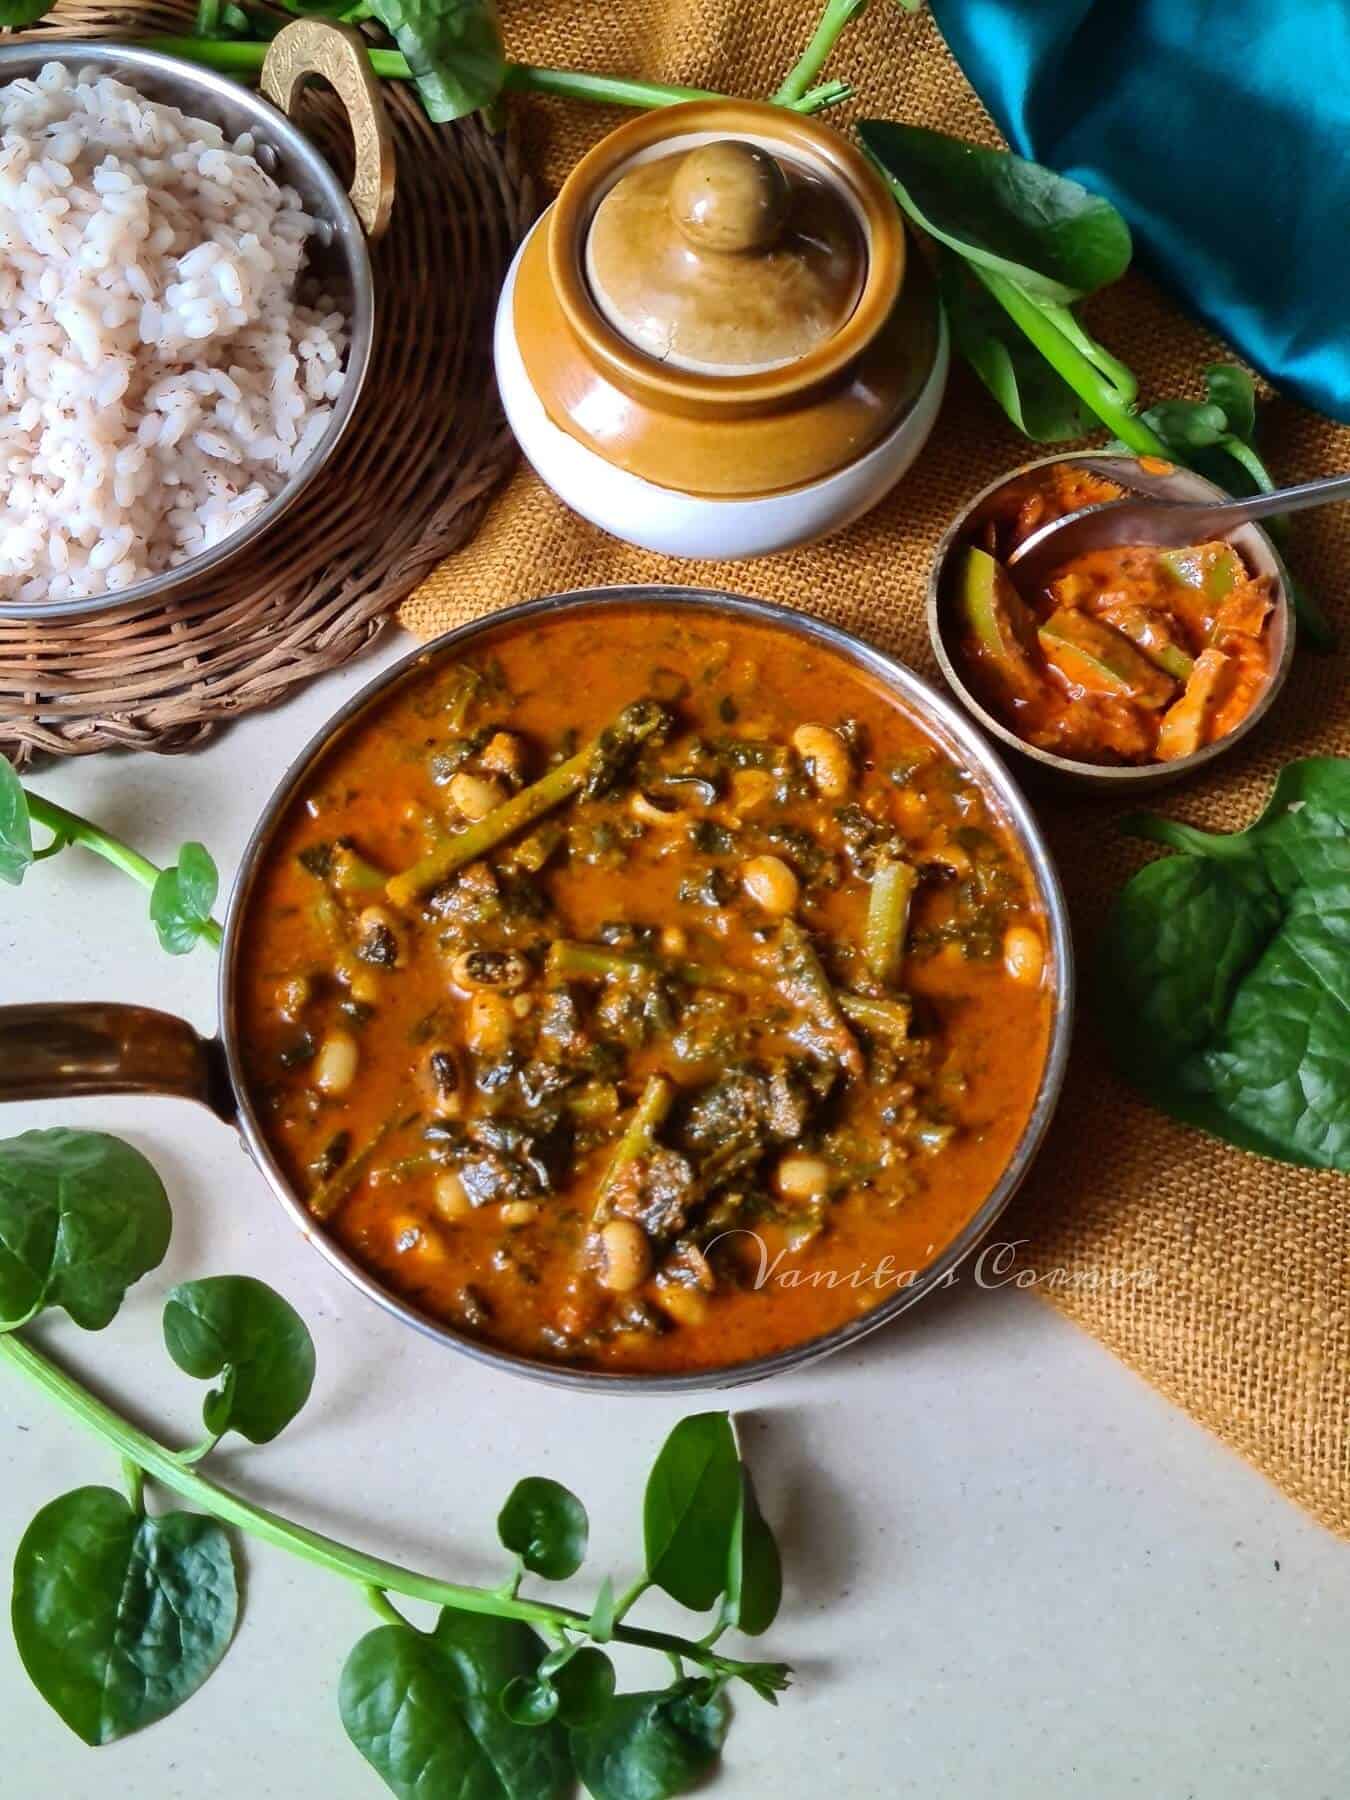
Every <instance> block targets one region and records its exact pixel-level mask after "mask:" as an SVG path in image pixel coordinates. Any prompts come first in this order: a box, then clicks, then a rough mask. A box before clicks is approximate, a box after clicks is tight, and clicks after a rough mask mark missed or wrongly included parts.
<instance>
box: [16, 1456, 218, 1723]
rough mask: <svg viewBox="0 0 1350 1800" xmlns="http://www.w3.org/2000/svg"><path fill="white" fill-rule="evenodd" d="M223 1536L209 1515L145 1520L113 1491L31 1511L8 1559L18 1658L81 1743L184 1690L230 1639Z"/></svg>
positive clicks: (159, 1711) (180, 1697)
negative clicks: (14, 1553) (29, 1520)
mask: <svg viewBox="0 0 1350 1800" xmlns="http://www.w3.org/2000/svg"><path fill="white" fill-rule="evenodd" d="M237 1604H238V1602H237V1595H236V1591H235V1579H234V1561H233V1558H232V1555H231V1551H230V1543H229V1539H228V1538H227V1536H226V1535H225V1532H224V1530H223V1528H222V1527H221V1526H220V1525H218V1524H217V1523H216V1521H215V1520H214V1519H207V1518H203V1517H201V1516H199V1515H197V1514H195V1513H185V1512H171V1513H164V1514H162V1515H161V1516H160V1517H158V1518H154V1519H151V1518H145V1517H143V1516H141V1515H140V1514H139V1513H137V1512H135V1511H133V1509H132V1508H131V1507H130V1506H129V1505H128V1504H127V1502H126V1500H125V1499H124V1498H123V1497H122V1495H121V1494H118V1493H115V1492H114V1491H113V1490H112V1489H111V1488H102V1487H88V1488H77V1489H76V1490H75V1492H74V1493H71V1494H64V1495H63V1496H62V1497H61V1498H60V1499H59V1500H53V1501H52V1503H51V1504H50V1505H49V1506H44V1507H43V1509H42V1511H41V1512H40V1513H39V1514H38V1515H37V1517H36V1518H35V1519H34V1520H33V1523H32V1524H31V1525H30V1526H29V1527H28V1530H27V1531H26V1532H25V1533H24V1536H23V1539H22V1541H21V1543H20V1544H19V1549H18V1554H17V1556H16V1557H15V1559H14V1599H13V1608H12V1619H13V1626H14V1639H15V1642H16V1643H17V1645H18V1649H19V1655H20V1657H21V1658H22V1661H23V1666H24V1668H25V1669H26V1670H27V1671H28V1674H29V1677H30V1678H31V1680H32V1682H33V1685H34V1686H35V1687H36V1688H37V1690H38V1692H39V1693H40V1694H41V1695H42V1697H43V1699H44V1700H46V1701H47V1702H48V1704H49V1705H50V1706H52V1707H53V1708H54V1709H55V1710H56V1712H58V1713H59V1714H60V1716H61V1717H62V1718H63V1719H64V1720H65V1722H66V1724H67V1725H69V1726H70V1728H71V1730H72V1731H74V1732H76V1733H77V1734H78V1735H79V1736H80V1737H82V1738H83V1739H84V1741H85V1743H86V1744H111V1743H114V1742H115V1741H116V1740H117V1739H118V1738H123V1737H126V1736H127V1734H128V1733H129V1732H133V1731H139V1730H140V1729H141V1728H142V1727H143V1726H145V1725H153V1724H154V1722H155V1720H156V1719H162V1718H164V1716H165V1715H166V1714H167V1713H171V1712H173V1711H174V1710H175V1708H177V1707H179V1706H181V1705H182V1704H183V1702H184V1701H185V1700H187V1699H188V1698H190V1696H191V1695H192V1694H194V1693H195V1692H196V1691H197V1689H198V1688H199V1687H200V1686H201V1684H202V1683H203V1682H204V1681H205V1680H206V1678H207V1676H208V1675H209V1674H210V1673H211V1671H212V1670H213V1669H214V1668H215V1666H216V1664H217V1663H218V1662H219V1661H220V1659H221V1657H222V1656H223V1655H224V1654H225V1651H226V1649H227V1648H228V1646H229V1642H230V1637H231V1635H232V1633H233V1631H234V1621H235V1613H236V1609H237Z"/></svg>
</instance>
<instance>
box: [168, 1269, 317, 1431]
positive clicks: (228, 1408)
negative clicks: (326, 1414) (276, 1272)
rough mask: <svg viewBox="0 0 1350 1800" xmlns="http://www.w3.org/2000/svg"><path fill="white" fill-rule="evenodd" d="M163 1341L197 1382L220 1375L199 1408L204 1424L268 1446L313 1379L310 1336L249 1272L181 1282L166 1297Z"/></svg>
mask: <svg viewBox="0 0 1350 1800" xmlns="http://www.w3.org/2000/svg"><path fill="white" fill-rule="evenodd" d="M164 1342H165V1344H166V1345H167V1347H168V1351H169V1355H170V1356H171V1357H172V1358H173V1360H174V1361H175V1362H176V1363H177V1364H178V1367H179V1368H180V1369H182V1370H184V1371H185V1372H186V1373H187V1374H189V1375H195V1376H196V1377H197V1378H198V1380H201V1381H209V1380H210V1379H211V1378H212V1377H213V1376H216V1375H221V1376H223V1377H224V1380H223V1381H222V1382H221V1385H220V1386H219V1387H218V1388H216V1389H214V1390H213V1391H212V1392H211V1393H210V1394H208V1395H207V1397H206V1400H205V1402H204V1404H203V1407H202V1417H203V1419H204V1421H205V1424H206V1429H207V1430H208V1431H209V1432H210V1433H211V1435H212V1436H213V1437H221V1436H223V1435H224V1433H225V1432H226V1431H229V1430H231V1429H233V1430H235V1431H238V1432H240V1433H242V1435H243V1436H244V1437H246V1438H248V1439H249V1440H250V1442H251V1443H254V1444H266V1443H268V1442H270V1440H271V1439H272V1438H274V1437H276V1435H277V1433H278V1432H279V1431H282V1430H284V1429H285V1427H286V1426H287V1425H289V1424H290V1422H291V1420H292V1419H293V1418H294V1417H295V1415H296V1414H297V1413H298V1412H299V1411H300V1409H301V1407H302V1406H303V1405H304V1404H305V1402H306V1400H308V1398H309V1392H310V1389H311V1388H312V1387H313V1385H314V1340H313V1339H312V1338H311V1337H310V1335H309V1328H308V1327H307V1326H306V1324H305V1321H304V1320H303V1319H302V1318H301V1317H300V1315H299V1313H298V1312H296V1310H295V1308H294V1307H293V1306H292V1305H291V1304H290V1302H289V1301H288V1300H283V1299H282V1297H281V1295H280V1294H278V1293H276V1292H275V1291H274V1290H273V1289H272V1288H270V1287H268V1286H267V1284H266V1282H263V1281H255V1280H254V1279H253V1277H252V1276H251V1275H213V1276H210V1277H208V1278H207V1279H206V1280H203V1281H185V1282H183V1283H182V1285H181V1286H179V1287H176V1288H174V1290H173V1292H172V1293H171V1294H170V1295H169V1297H168V1299H167V1300H166V1301H165V1303H164Z"/></svg>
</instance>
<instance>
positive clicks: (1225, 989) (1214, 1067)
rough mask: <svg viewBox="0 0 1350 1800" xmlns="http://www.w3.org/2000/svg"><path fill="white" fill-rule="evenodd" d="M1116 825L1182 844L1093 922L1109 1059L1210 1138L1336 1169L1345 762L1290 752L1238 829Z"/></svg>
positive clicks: (1346, 1004) (1344, 1048)
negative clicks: (1100, 937) (1255, 815)
mask: <svg viewBox="0 0 1350 1800" xmlns="http://www.w3.org/2000/svg"><path fill="white" fill-rule="evenodd" d="M1121 823H1122V824H1123V825H1124V827H1125V828H1126V829H1127V830H1132V831H1134V832H1136V833H1137V834H1138V835H1140V836H1142V837H1148V838H1150V839H1152V840H1153V841H1154V842H1156V843H1161V844H1165V845H1166V846H1168V848H1170V849H1173V850H1178V851H1180V852H1181V853H1182V854H1181V855H1179V856H1170V857H1165V858H1163V859H1162V860H1161V861H1159V862H1153V863H1149V864H1148V865H1147V866H1146V867H1145V868H1143V869H1141V870H1140V871H1139V873H1138V874H1137V875H1136V876H1135V877H1134V878H1133V880H1131V881H1130V882H1128V883H1127V884H1126V886H1125V888H1124V890H1123V891H1122V893H1121V894H1120V896H1119V898H1118V900H1117V901H1116V905H1115V908H1114V909H1113V911H1112V914H1111V917H1110V919H1109V921H1108V924H1107V930H1106V936H1105V940H1104V943H1103V946H1102V962H1101V972H1100V979H1099V981H1098V986H1097V999H1098V1008H1099V1017H1100V1020H1101V1023H1102V1026H1103V1029H1104V1031H1105V1034H1106V1038H1107V1042H1108V1044H1109V1046H1110V1048H1111V1051H1112V1054H1113V1056H1114V1058H1115V1061H1116V1064H1117V1067H1118V1068H1119V1069H1120V1071H1121V1073H1122V1074H1123V1075H1124V1076H1125V1078H1126V1079H1127V1080H1128V1081H1130V1082H1132V1083H1133V1084H1134V1085H1135V1086H1136V1087H1137V1088H1139V1089H1140V1091H1141V1092H1143V1093H1144V1094H1145V1095H1147V1097H1148V1098H1149V1099H1150V1100H1152V1101H1153V1102H1154V1103H1155V1104H1156V1105H1158V1106H1161V1107H1162V1108H1163V1109H1164V1110H1165V1111H1167V1112H1169V1113H1171V1114H1172V1115H1173V1117H1175V1118H1178V1119H1182V1120H1185V1121H1186V1122H1187V1123H1188V1124H1191V1125H1198V1126H1200V1127H1201V1128H1203V1129H1204V1130H1205V1131H1209V1132H1212V1133H1213V1134H1214V1135H1215V1136H1216V1137H1221V1138H1224V1139H1226V1140H1227V1141H1228V1142H1230V1143H1234V1144H1239V1145H1241V1146H1242V1147H1243V1148H1244V1149H1247V1150H1255V1151H1257V1152H1259V1153H1260V1154H1262V1155H1265V1156H1274V1157H1280V1158H1282V1159H1283V1160H1284V1161H1286V1162H1293V1163H1301V1164H1304V1165H1305V1166H1307V1167H1310V1168H1317V1169H1338V1170H1341V1171H1342V1172H1346V1173H1350V759H1346V758H1344V757H1334V756H1321V757H1309V758H1306V759H1305V760H1303V761H1301V762H1295V763H1290V764H1289V766H1288V767H1287V768H1285V769H1284V770H1283V771H1282V772H1281V774H1280V777H1279V780H1278V781H1277V782H1276V784H1275V790H1274V792H1273V793H1272V795H1271V797H1270V802H1269V804H1268V806H1267V807H1266V810H1265V811H1264V812H1263V813H1262V814H1261V817H1260V818H1259V819H1257V820H1256V822H1255V823H1254V824H1253V825H1250V826H1249V827H1248V828H1247V830H1245V831H1234V832H1226V833H1215V832H1208V831H1201V830H1198V829H1196V828H1195V827H1193V826H1189V825H1180V824H1177V823H1175V822H1173V821H1172V820H1169V819H1160V818H1157V817H1155V816H1153V815H1143V816H1140V817H1133V816H1132V817H1131V818H1129V819H1126V820H1122V821H1121Z"/></svg>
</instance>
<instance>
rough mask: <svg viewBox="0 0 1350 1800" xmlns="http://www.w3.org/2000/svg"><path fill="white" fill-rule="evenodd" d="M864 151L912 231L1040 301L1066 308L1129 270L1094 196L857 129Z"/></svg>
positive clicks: (1012, 163) (1018, 161) (972, 152)
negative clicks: (920, 231)
mask: <svg viewBox="0 0 1350 1800" xmlns="http://www.w3.org/2000/svg"><path fill="white" fill-rule="evenodd" d="M858 135H859V137H860V138H861V139H862V142H863V147H864V148H865V149H866V150H867V152H868V153H869V155H870V156H871V157H872V159H873V160H874V161H875V162H876V164H877V165H878V167H879V168H880V170H881V172H882V174H883V175H884V176H885V177H886V179H887V181H888V182H889V184H890V187H891V191H892V192H893V193H894V195H895V197H896V199H897V200H898V201H899V203H900V205H901V207H902V208H903V209H904V211H905V212H906V213H907V214H908V215H909V217H910V218H911V219H913V221H914V223H915V224H916V225H918V226H920V227H922V229H923V230H924V231H926V232H927V233H928V234H929V235H930V236H931V237H934V238H936V239H937V240H938V241H939V242H940V243H943V244H947V245H949V246H950V248H951V249H953V250H955V251H957V252H958V253H959V254H960V255H961V256H963V257H965V258H966V259H967V261H969V262H974V263H980V264H982V265H983V266H985V267H986V268H989V269H992V270H994V271H995V272H996V273H997V274H1000V275H1004V276H1006V277H1007V278H1008V279H1009V280H1010V281H1014V282H1016V283H1017V285H1018V286H1019V287H1020V288H1022V289H1023V291H1024V292H1026V293H1027V294H1029V295H1030V296H1032V298H1033V299H1035V300H1038V301H1052V302H1053V301H1071V300H1076V299H1079V298H1080V297H1081V296H1082V295H1084V294H1090V293H1093V292H1095V290H1096V289H1097V288H1101V287H1106V286H1107V285H1108V284H1109V283H1110V282H1113V281H1116V280H1118V279H1119V277H1120V276H1121V275H1123V274H1124V273H1125V270H1126V269H1127V268H1128V267H1129V262H1130V252H1131V244H1130V229H1129V226H1128V225H1127V224H1126V223H1125V220H1124V219H1123V218H1122V217H1121V215H1120V213H1119V212H1117V210H1116V208H1115V207H1114V206H1112V205H1111V203H1110V201H1109V200H1104V199H1102V197H1101V196H1100V195H1099V194H1092V193H1089V192H1088V190H1087V189H1086V188H1085V187H1082V186H1080V184H1079V183H1078V182H1076V181H1070V180H1069V178H1068V177H1067V176H1065V175H1057V174H1056V173H1055V172H1054V170H1053V169H1046V168H1043V167H1042V166H1041V165H1040V164H1039V163H1033V162H1027V161H1026V160H1025V158H1023V157H1020V156H1013V155H1012V154H1011V153H1009V152H1007V151H1003V150H986V149H983V148H982V147H981V146H979V145H976V144H967V143H963V142H962V141H961V140H960V139H959V138H952V137H947V136H946V135H945V134H944V133H942V132H940V131H930V130H928V129H927V128H926V127H924V126H921V125H897V124H894V123H892V122H890V121H887V120H883V119H865V120H864V121H863V122H862V123H861V124H860V125H859V126H858Z"/></svg>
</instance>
